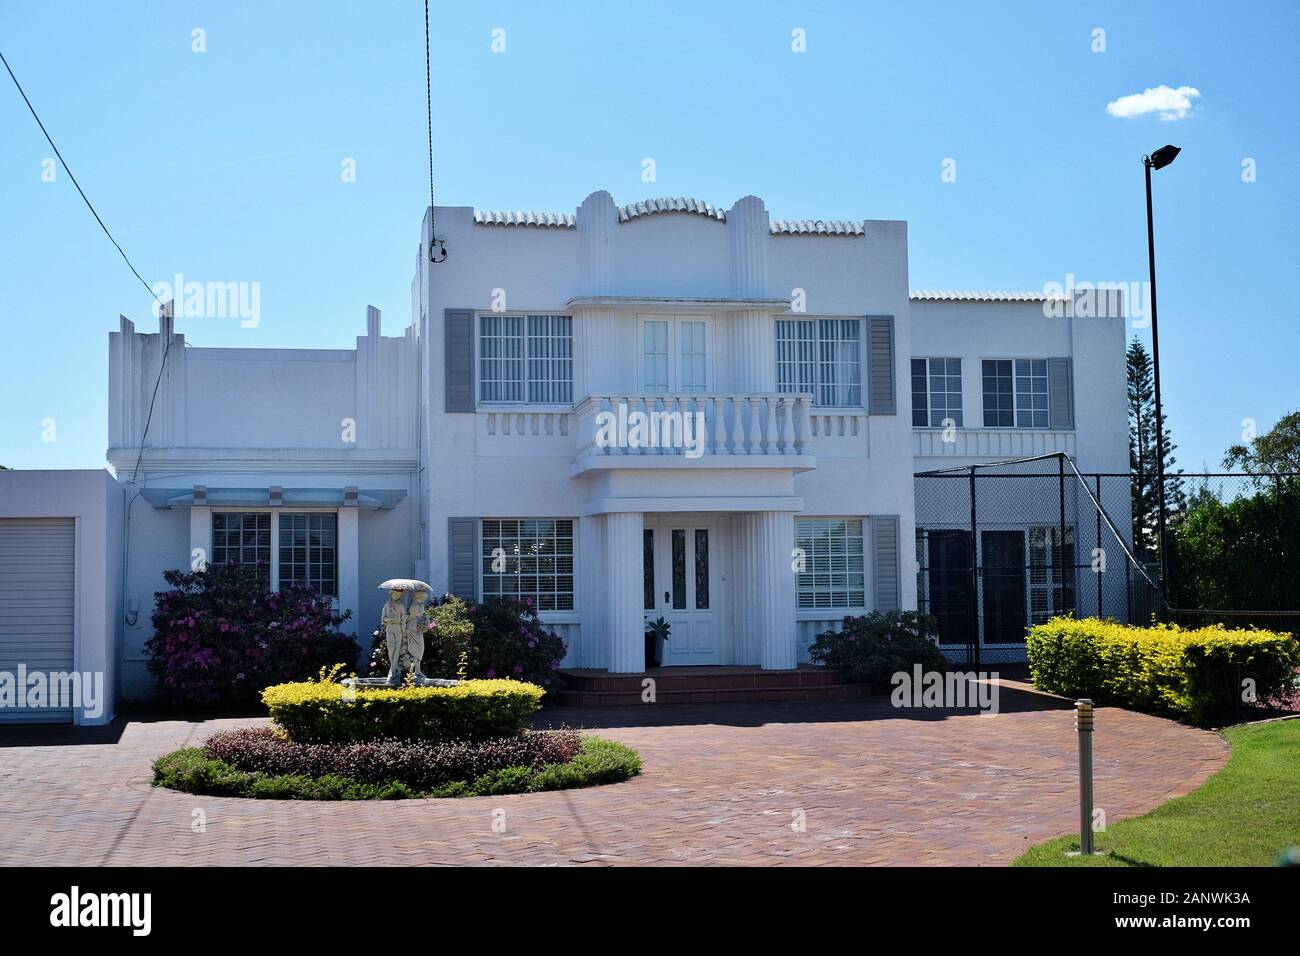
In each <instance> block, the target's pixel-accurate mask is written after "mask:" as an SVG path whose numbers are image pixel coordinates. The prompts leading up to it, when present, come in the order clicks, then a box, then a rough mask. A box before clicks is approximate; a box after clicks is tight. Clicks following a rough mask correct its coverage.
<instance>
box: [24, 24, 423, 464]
mask: <svg viewBox="0 0 1300 956" xmlns="http://www.w3.org/2000/svg"><path fill="white" fill-rule="evenodd" d="M426 7H427V2H426ZM0 62H3V63H4V65H5V69H6V70H8V71H9V78H10V79H11V80H13V81H14V86H16V87H17V88H18V94H19V95H20V96H21V97H22V98H23V102H24V103H26V104H27V109H28V111H29V112H30V113H31V114H32V119H34V120H36V125H37V126H39V127H40V128H41V132H42V133H44V134H45V141H46V142H47V143H49V144H50V149H52V150H54V155H55V156H57V157H59V163H60V164H62V166H63V171H64V172H66V173H67V174H68V178H69V179H71V180H72V185H74V186H76V187H77V192H78V193H79V194H80V195H81V200H82V202H84V203H85V204H86V208H87V209H89V210H90V214H91V215H92V216H94V217H95V222H97V223H99V228H100V229H102V230H104V235H106V236H108V241H109V242H111V243H112V244H113V246H114V248H116V249H117V251H118V253H119V254H120V255H121V256H122V261H123V262H125V263H126V265H127V268H128V269H130V270H131V272H133V273H134V274H135V277H136V278H137V279H139V280H140V284H141V285H142V286H144V287H145V289H147V290H148V292H149V294H150V295H151V296H153V298H154V301H155V302H157V303H158V306H159V308H160V309H166V308H167V307H166V305H164V304H163V300H162V299H160V298H158V294H157V293H156V292H154V291H153V287H152V286H150V285H149V283H147V282H145V281H144V276H142V275H140V272H139V270H137V269H136V267H135V266H134V265H132V264H131V260H130V258H128V257H127V254H126V250H124V249H123V248H122V246H121V245H120V244H119V243H118V241H117V240H116V239H114V238H113V234H112V233H111V232H109V231H108V226H106V225H104V220H103V219H101V218H100V215H99V213H98V212H96V211H95V207H94V205H93V204H92V203H91V201H90V199H89V198H87V196H86V192H85V190H84V189H82V188H81V183H79V182H77V177H76V176H74V175H73V173H72V170H71V169H69V168H68V162H67V160H65V159H64V158H63V154H62V153H60V152H59V147H57V146H55V145H54V140H53V139H52V138H51V137H50V132H49V130H47V129H46V128H45V124H44V123H42V122H41V118H40V116H38V115H37V113H36V107H34V106H32V101H31V100H29V99H28V98H27V92H26V91H25V90H24V89H23V85H22V84H21V83H19V82H18V77H16V76H14V71H13V67H11V66H10V65H9V61H8V60H7V59H5V55H4V54H3V53H0ZM429 115H430V123H431V124H432V116H433V113H432V107H430V113H429ZM429 129H430V130H431V131H432V129H433V127H432V125H430V127H429ZM429 135H430V137H432V135H433V134H432V132H430V134H429ZM429 142H430V144H432V142H433V140H432V138H431V139H430V140H429ZM430 156H432V145H430ZM429 177H430V178H429V183H430V188H431V189H432V183H433V167H432V166H430V167H429ZM169 317H170V313H169ZM160 331H161V329H160ZM171 349H172V336H171V333H170V329H169V330H168V335H167V342H166V344H165V345H164V346H163V354H162V361H161V362H159V363H158V378H157V379H156V380H155V381H154V383H153V395H152V396H151V397H150V399H149V412H148V414H147V415H145V419H144V432H143V433H142V434H141V435H140V454H139V455H137V456H136V459H135V470H134V471H132V472H131V481H133V482H134V481H135V479H136V478H137V477H138V476H139V474H140V462H141V461H143V460H144V444H145V441H146V440H147V439H148V438H149V424H150V422H152V421H153V406H154V402H156V401H157V400H158V386H160V385H161V384H162V377H163V370H164V369H166V368H167V355H168V353H169V352H171Z"/></svg>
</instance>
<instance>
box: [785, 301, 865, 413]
mask: <svg viewBox="0 0 1300 956" xmlns="http://www.w3.org/2000/svg"><path fill="white" fill-rule="evenodd" d="M776 390H777V391H778V392H796V393H797V392H812V393H813V396H814V398H815V401H816V403H817V404H818V405H841V406H843V405H849V406H856V405H861V404H862V323H861V321H860V320H858V319H778V320H777V322H776Z"/></svg>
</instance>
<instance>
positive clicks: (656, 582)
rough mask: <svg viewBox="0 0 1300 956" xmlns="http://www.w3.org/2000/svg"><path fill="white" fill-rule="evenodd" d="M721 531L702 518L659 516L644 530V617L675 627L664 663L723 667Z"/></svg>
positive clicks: (665, 652)
mask: <svg viewBox="0 0 1300 956" xmlns="http://www.w3.org/2000/svg"><path fill="white" fill-rule="evenodd" d="M717 544H718V543H717V529H716V526H715V525H713V524H712V523H710V522H707V521H703V520H698V519H689V518H686V519H683V518H672V517H669V518H658V519H649V518H647V520H646V526H645V562H644V565H645V567H644V578H645V588H644V591H645V614H646V619H647V620H651V621H652V620H654V619H655V618H658V617H662V618H663V619H664V620H666V621H667V622H668V623H669V624H671V625H672V633H671V634H670V635H669V638H668V640H667V641H666V642H665V643H664V650H663V664H664V665H665V666H670V665H682V664H720V663H722V639H721V627H720V626H719V622H718V613H717V611H716V610H715V608H716V607H717V600H718V585H717V581H718V571H717V566H718V558H719V555H718V548H717Z"/></svg>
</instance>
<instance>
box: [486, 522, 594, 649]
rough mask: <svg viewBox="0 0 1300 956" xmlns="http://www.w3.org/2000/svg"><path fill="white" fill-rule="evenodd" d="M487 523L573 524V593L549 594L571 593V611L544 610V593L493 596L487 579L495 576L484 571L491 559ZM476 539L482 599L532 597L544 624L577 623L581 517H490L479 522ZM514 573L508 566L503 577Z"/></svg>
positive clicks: (569, 575) (571, 558)
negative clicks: (541, 522)
mask: <svg viewBox="0 0 1300 956" xmlns="http://www.w3.org/2000/svg"><path fill="white" fill-rule="evenodd" d="M487 521H498V522H500V521H567V522H569V524H570V532H569V540H570V547H571V550H570V552H569V558H570V561H571V564H572V568H571V571H570V574H568V575H565V576H566V577H572V579H573V585H572V590H571V591H569V592H565V591H560V590H558V589H557V590H555V591H553V592H548V593H553V594H555V595H557V597H558V596H559V595H562V594H566V593H567V594H569V595H570V597H571V601H570V604H571V606H570V607H567V608H558V607H557V608H553V609H547V610H543V609H542V607H541V601H540V599H539V598H540V594H541V592H540V590H539V591H537V592H531V593H526V594H525V593H518V594H513V595H512V594H508V593H507V592H504V591H494V592H491V593H489V592H488V591H487V588H486V586H485V584H486V580H487V578H488V577H491V576H494V575H493V573H492V572H491V571H486V570H484V564H485V563H486V562H488V561H490V560H491V555H490V552H488V553H485V549H486V547H487V543H488V540H489V539H488V537H487V536H486V535H485V534H484V528H483V525H484V522H487ZM476 537H477V540H476V542H475V551H476V569H477V570H476V586H477V590H478V594H479V597H480V599H481V600H486V599H488V598H490V597H502V596H507V597H519V598H524V597H531V598H533V609H534V610H535V611H536V612H537V615H538V617H539V618H541V619H542V621H544V622H547V623H554V624H558V623H568V622H576V621H577V619H578V618H577V614H578V607H579V601H580V595H579V586H580V585H579V580H578V561H579V555H578V538H579V519H578V518H576V517H573V516H571V515H533V516H527V517H519V516H512V515H506V516H504V517H496V516H487V517H483V518H479V519H478V527H477V535H476ZM553 537H556V538H559V537H562V536H561V535H558V534H557V535H554V536H553ZM506 559H507V561H509V560H510V555H507V556H506ZM510 573H511V572H510V570H509V566H508V565H507V569H506V571H505V572H502V574H503V575H506V574H510ZM514 573H515V574H519V573H522V572H514ZM560 574H561V572H559V571H558V570H557V571H556V572H554V574H553V575H552V576H556V577H558V576H560ZM540 576H541V575H540V573H539V574H538V577H540ZM556 603H557V604H558V603H559V602H558V600H557V602H556Z"/></svg>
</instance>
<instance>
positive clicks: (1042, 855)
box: [1013, 720, 1300, 866]
mask: <svg viewBox="0 0 1300 956" xmlns="http://www.w3.org/2000/svg"><path fill="white" fill-rule="evenodd" d="M1223 736H1224V737H1225V738H1227V741H1228V743H1229V744H1231V745H1232V756H1231V757H1230V758H1229V760H1228V763H1227V766H1225V767H1224V768H1223V769H1222V770H1220V771H1219V772H1218V773H1217V774H1215V775H1214V776H1213V777H1211V778H1210V779H1209V780H1207V781H1206V782H1205V784H1204V785H1203V786H1202V787H1201V788H1200V789H1198V790H1196V791H1194V792H1192V793H1189V794H1187V796H1184V797H1179V798H1178V799H1176V800H1170V801H1169V802H1168V803H1166V804H1164V805H1163V806H1160V807H1157V808H1156V809H1155V810H1152V811H1151V812H1150V813H1148V814H1147V815H1146V816H1142V817H1136V818H1134V819H1132V820H1121V821H1119V822H1117V823H1114V824H1112V825H1111V826H1110V827H1108V828H1107V829H1106V830H1105V832H1102V833H1098V834H1097V835H1096V837H1095V841H1096V849H1097V850H1098V852H1099V853H1100V854H1101V855H1098V856H1092V857H1079V856H1075V857H1067V856H1066V855H1065V854H1066V853H1067V852H1071V851H1073V852H1078V849H1079V838H1078V836H1077V835H1076V836H1073V837H1060V838H1058V839H1056V840H1051V841H1049V842H1047V843H1042V844H1039V845H1038V846H1036V847H1032V848H1030V849H1029V850H1028V851H1026V852H1025V853H1024V854H1023V855H1022V856H1021V857H1020V858H1019V859H1017V860H1016V861H1015V863H1014V864H1013V865H1014V866H1270V865H1272V864H1273V863H1274V861H1275V860H1276V859H1277V857H1278V855H1279V854H1280V853H1281V852H1282V850H1284V849H1285V848H1286V847H1288V846H1293V845H1296V844H1300V771H1298V770H1297V768H1300V720H1282V721H1274V722H1272V723H1261V724H1244V725H1241V726H1238V727H1230V728H1228V729H1227V730H1225V731H1224V732H1223Z"/></svg>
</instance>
